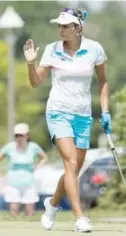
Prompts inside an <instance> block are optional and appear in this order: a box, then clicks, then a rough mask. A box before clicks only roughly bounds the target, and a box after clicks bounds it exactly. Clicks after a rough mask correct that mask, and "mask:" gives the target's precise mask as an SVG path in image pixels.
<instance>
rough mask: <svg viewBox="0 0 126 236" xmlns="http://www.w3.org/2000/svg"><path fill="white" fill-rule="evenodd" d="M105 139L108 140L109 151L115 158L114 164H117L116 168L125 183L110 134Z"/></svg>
mask: <svg viewBox="0 0 126 236" xmlns="http://www.w3.org/2000/svg"><path fill="white" fill-rule="evenodd" d="M107 139H108V142H109V145H110V148H111V151H112V153H113V156H114V158H115V161H116V164H117V166H118V170H119V172H120V175H121V178H122V180H123V183H124V184H125V185H126V181H125V178H124V176H123V173H122V170H121V166H120V164H119V161H118V157H117V154H116V151H115V146H114V144H113V141H112V138H111V136H110V134H107Z"/></svg>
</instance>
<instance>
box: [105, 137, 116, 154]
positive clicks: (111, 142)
mask: <svg viewBox="0 0 126 236" xmlns="http://www.w3.org/2000/svg"><path fill="white" fill-rule="evenodd" d="M106 135H107V139H108V143H109V145H110V148H111V150H115V146H114V143H113V141H112V138H111V135H110V134H106Z"/></svg>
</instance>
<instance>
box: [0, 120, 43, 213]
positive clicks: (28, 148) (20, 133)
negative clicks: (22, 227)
mask: <svg viewBox="0 0 126 236" xmlns="http://www.w3.org/2000/svg"><path fill="white" fill-rule="evenodd" d="M29 131H30V130H29V126H28V125H27V124H25V123H20V124H17V125H15V127H14V136H15V141H13V142H10V143H8V144H6V145H5V146H4V147H3V148H2V150H1V152H0V160H2V159H3V158H4V157H7V158H8V162H9V165H8V172H7V182H8V184H7V187H6V188H5V191H4V192H5V201H6V202H7V203H9V210H10V213H11V214H12V215H13V216H17V215H18V213H19V209H20V204H24V209H25V215H27V216H32V215H33V213H34V205H35V203H36V202H38V201H39V196H38V193H37V190H36V188H35V184H34V161H35V158H36V157H38V158H39V163H38V164H37V166H36V168H40V167H41V166H42V165H43V164H44V163H45V162H46V161H47V155H46V154H45V152H44V151H43V150H42V148H41V147H40V146H39V145H38V144H36V143H35V142H31V141H30V136H29Z"/></svg>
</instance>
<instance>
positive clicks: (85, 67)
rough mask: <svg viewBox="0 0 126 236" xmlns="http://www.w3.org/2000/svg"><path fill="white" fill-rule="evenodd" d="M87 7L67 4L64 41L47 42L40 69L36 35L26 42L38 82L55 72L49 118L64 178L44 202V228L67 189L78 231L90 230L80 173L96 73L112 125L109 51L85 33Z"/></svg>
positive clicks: (106, 123) (104, 118)
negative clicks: (82, 203)
mask: <svg viewBox="0 0 126 236" xmlns="http://www.w3.org/2000/svg"><path fill="white" fill-rule="evenodd" d="M86 18H87V12H86V11H81V10H74V9H71V8H65V9H64V10H63V11H62V12H61V13H60V15H59V16H58V18H56V19H53V20H51V23H57V24H58V27H59V34H60V37H61V41H57V42H53V43H51V44H48V45H47V46H46V48H45V51H44V53H43V56H42V58H41V61H40V65H39V67H38V68H37V69H36V68H35V64H34V63H35V62H34V61H35V58H36V56H37V52H38V48H37V49H36V50H35V48H34V43H33V41H32V40H28V41H27V42H26V44H25V45H24V55H25V58H26V61H27V65H28V75H29V80H30V83H31V85H32V86H33V87H38V86H39V85H40V84H42V83H43V81H44V79H45V78H47V76H48V73H49V72H50V71H51V77H52V88H51V91H50V94H49V99H48V102H47V109H46V119H47V125H48V128H49V132H50V135H51V139H52V141H53V142H54V143H55V144H56V147H57V150H58V151H59V153H60V155H61V157H62V159H63V162H64V169H65V173H64V175H63V176H62V177H61V178H60V180H59V183H58V186H57V189H56V192H55V194H54V196H53V197H52V198H47V199H46V200H45V202H44V205H45V213H44V215H43V216H42V219H41V222H42V225H43V226H44V228H45V229H51V228H52V226H53V224H54V219H55V213H56V209H57V208H56V206H57V204H58V203H59V201H60V199H61V197H62V196H63V195H64V194H65V193H66V194H67V196H68V199H69V201H70V203H71V206H72V209H73V211H74V214H75V217H76V223H75V230H76V231H81V232H87V231H91V229H92V227H91V225H90V223H89V220H88V218H86V217H84V216H83V213H82V210H81V207H80V198H79V189H78V181H77V175H78V173H79V170H80V168H81V166H82V164H83V161H84V158H85V155H86V151H87V149H89V145H90V131H91V126H92V113H91V94H90V87H91V80H92V75H93V73H94V70H95V71H96V73H97V77H98V82H99V91H100V103H101V124H102V127H103V128H105V129H106V128H107V129H110V114H109V110H108V83H107V81H106V77H105V72H104V61H105V60H106V55H105V52H104V49H103V47H102V46H101V45H100V44H99V43H98V42H95V41H93V40H91V39H87V38H85V37H83V36H82V30H83V25H84V23H85V20H86Z"/></svg>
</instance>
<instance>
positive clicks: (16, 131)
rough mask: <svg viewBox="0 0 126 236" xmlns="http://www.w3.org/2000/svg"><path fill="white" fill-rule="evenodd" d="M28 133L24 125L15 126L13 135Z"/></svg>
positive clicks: (27, 128)
mask: <svg viewBox="0 0 126 236" xmlns="http://www.w3.org/2000/svg"><path fill="white" fill-rule="evenodd" d="M28 133H29V126H28V125H27V124H25V123H20V124H17V125H15V127H14V134H21V135H26V134H28Z"/></svg>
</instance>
